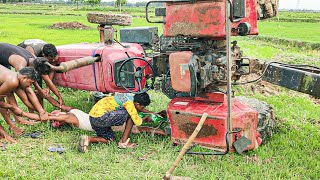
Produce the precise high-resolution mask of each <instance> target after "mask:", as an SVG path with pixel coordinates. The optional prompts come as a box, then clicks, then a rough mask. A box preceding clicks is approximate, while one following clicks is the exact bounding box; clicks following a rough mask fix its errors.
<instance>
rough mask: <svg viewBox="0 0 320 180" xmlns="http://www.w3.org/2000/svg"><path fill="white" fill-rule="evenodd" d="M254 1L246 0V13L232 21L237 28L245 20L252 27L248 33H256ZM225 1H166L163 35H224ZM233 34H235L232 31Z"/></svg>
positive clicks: (219, 36)
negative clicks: (241, 17)
mask: <svg viewBox="0 0 320 180" xmlns="http://www.w3.org/2000/svg"><path fill="white" fill-rule="evenodd" d="M255 6H256V4H255V1H254V0H248V1H246V15H247V17H245V18H243V19H242V20H241V21H239V22H234V23H232V28H237V27H238V25H239V24H240V23H242V22H247V23H249V24H250V25H251V27H252V29H251V31H250V33H249V34H251V35H255V34H258V30H257V13H256V9H255ZM224 26H225V3H224V1H196V2H195V3H189V2H184V3H181V2H180V3H167V4H166V16H165V24H164V35H165V36H170V37H174V36H189V37H211V38H222V37H225V34H226V33H225V28H224ZM233 35H237V34H236V33H233Z"/></svg>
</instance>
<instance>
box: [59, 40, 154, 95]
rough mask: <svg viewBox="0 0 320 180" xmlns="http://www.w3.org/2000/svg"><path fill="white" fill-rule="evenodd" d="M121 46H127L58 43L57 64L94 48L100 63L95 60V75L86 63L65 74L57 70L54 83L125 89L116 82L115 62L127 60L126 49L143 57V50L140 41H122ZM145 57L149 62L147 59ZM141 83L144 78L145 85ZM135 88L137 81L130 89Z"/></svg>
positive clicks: (116, 89)
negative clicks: (136, 42)
mask: <svg viewBox="0 0 320 180" xmlns="http://www.w3.org/2000/svg"><path fill="white" fill-rule="evenodd" d="M123 45H129V47H128V48H124V47H122V46H121V45H119V44H114V45H112V46H105V45H104V44H103V43H90V44H89V43H81V44H69V45H62V46H57V49H58V55H59V59H58V63H61V62H66V61H70V60H74V59H77V58H81V57H85V56H92V55H93V53H94V51H95V53H96V55H100V57H101V62H96V63H95V71H96V75H94V66H93V65H88V66H84V67H81V68H78V69H74V70H71V71H68V72H66V73H56V75H55V78H54V83H55V84H56V85H59V86H62V87H70V88H74V89H81V90H89V91H100V92H127V91H126V90H125V89H123V88H121V87H119V86H117V85H116V84H115V81H114V74H115V73H114V72H115V68H114V65H115V62H117V61H119V60H124V59H127V58H128V56H127V55H126V53H125V52H127V53H128V54H129V56H130V57H142V54H143V53H144V51H143V49H142V47H141V46H140V45H139V44H133V43H123ZM147 60H148V61H149V62H151V59H150V58H148V59H147ZM145 64H146V63H140V64H139V66H142V65H145ZM136 65H138V64H136ZM150 72H151V70H150V68H146V69H145V73H150ZM95 78H96V82H95ZM144 84H145V80H144V81H143V82H142V86H144ZM137 90H138V85H137V83H136V88H135V89H133V91H137Z"/></svg>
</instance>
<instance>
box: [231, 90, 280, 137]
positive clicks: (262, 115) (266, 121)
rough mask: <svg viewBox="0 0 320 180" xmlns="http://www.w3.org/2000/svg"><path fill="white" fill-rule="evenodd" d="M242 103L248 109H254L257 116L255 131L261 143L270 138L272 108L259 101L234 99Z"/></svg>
mask: <svg viewBox="0 0 320 180" xmlns="http://www.w3.org/2000/svg"><path fill="white" fill-rule="evenodd" d="M236 99H237V100H239V101H240V102H242V103H245V104H246V105H248V106H249V107H251V108H253V109H255V110H256V111H257V112H258V113H259V114H258V127H257V130H258V132H259V133H260V135H261V136H260V138H261V139H262V142H265V140H266V139H268V138H270V137H272V130H273V126H274V121H275V117H274V114H273V109H272V107H271V106H270V105H269V104H267V103H266V102H263V101H259V100H257V99H254V98H247V97H242V96H239V97H236Z"/></svg>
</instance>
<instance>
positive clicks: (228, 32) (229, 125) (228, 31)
mask: <svg viewBox="0 0 320 180" xmlns="http://www.w3.org/2000/svg"><path fill="white" fill-rule="evenodd" d="M225 3H226V14H225V16H226V17H225V21H226V43H227V46H226V48H227V49H226V52H227V68H228V70H227V76H228V79H227V100H228V119H227V128H228V132H231V131H232V107H231V106H232V102H231V91H232V89H231V83H232V82H231V66H232V61H231V52H230V45H231V41H230V38H231V22H230V19H229V17H230V4H229V1H227V0H226V1H225ZM228 136H229V137H228V139H229V144H228V145H227V146H229V148H231V147H232V134H231V133H230V134H229V135H228Z"/></svg>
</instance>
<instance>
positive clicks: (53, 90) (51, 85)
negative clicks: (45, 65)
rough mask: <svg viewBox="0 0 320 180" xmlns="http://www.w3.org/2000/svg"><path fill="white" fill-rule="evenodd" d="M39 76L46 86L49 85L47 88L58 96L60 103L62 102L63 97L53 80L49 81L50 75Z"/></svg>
mask: <svg viewBox="0 0 320 180" xmlns="http://www.w3.org/2000/svg"><path fill="white" fill-rule="evenodd" d="M41 77H42V79H43V80H44V81H45V83H46V85H47V87H49V89H50V90H51V91H52V92H53V94H55V95H56V96H57V97H58V98H59V103H60V105H62V104H64V102H63V99H62V97H61V95H60V93H59V91H58V89H57V88H56V86H55V85H54V84H53V82H52V81H51V79H50V77H49V76H48V75H41Z"/></svg>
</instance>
